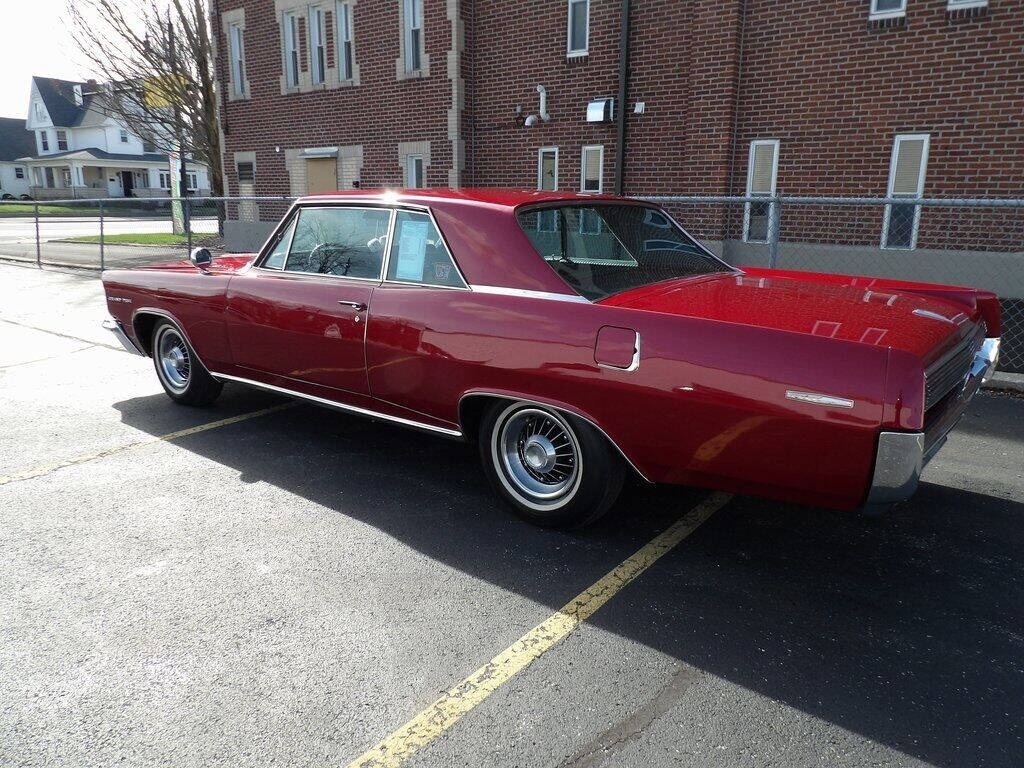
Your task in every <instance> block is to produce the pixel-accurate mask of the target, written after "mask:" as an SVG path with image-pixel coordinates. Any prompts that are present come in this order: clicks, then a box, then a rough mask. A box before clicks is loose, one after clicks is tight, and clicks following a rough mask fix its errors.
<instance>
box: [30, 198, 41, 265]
mask: <svg viewBox="0 0 1024 768" xmlns="http://www.w3.org/2000/svg"><path fill="white" fill-rule="evenodd" d="M32 207H33V208H34V209H35V220H36V267H38V268H39V269H42V268H43V253H42V249H41V248H40V247H39V203H33V205H32Z"/></svg>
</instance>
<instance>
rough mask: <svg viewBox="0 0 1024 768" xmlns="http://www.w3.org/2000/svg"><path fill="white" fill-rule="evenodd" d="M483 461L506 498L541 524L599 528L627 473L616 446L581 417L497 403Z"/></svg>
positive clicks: (487, 424) (483, 437)
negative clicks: (595, 525)
mask: <svg viewBox="0 0 1024 768" xmlns="http://www.w3.org/2000/svg"><path fill="white" fill-rule="evenodd" d="M480 458H481V460H482V461H483V464H484V470H485V471H486V473H487V476H488V479H490V481H491V484H492V485H493V486H494V488H495V490H496V491H497V492H498V494H499V495H500V496H501V497H502V498H503V499H504V500H505V501H506V502H507V503H508V504H509V505H510V506H511V507H512V509H513V510H514V511H515V512H516V513H517V514H518V515H520V516H521V517H524V518H526V519H527V520H529V521H530V522H533V523H536V524H538V525H543V526H550V527H558V528H574V527H579V526H582V525H586V524H587V523H590V522H593V521H594V520H596V519H597V518H599V517H600V516H601V515H603V514H604V513H605V512H607V511H608V508H609V507H611V505H612V504H613V503H614V502H615V499H616V498H618V495H619V491H620V490H621V489H622V480H623V476H624V469H623V466H622V461H621V460H620V458H619V457H618V456H617V455H616V454H615V453H614V450H613V449H612V446H611V445H609V443H608V440H607V439H606V438H605V437H604V435H602V434H601V433H600V432H599V431H598V430H597V429H596V428H594V427H593V426H591V425H590V424H588V423H587V422H585V421H583V420H582V419H579V418H577V417H575V416H570V415H568V414H563V413H560V412H559V411H556V410H554V409H551V408H547V407H544V406H540V405H535V404H533V403H526V402H512V403H510V402H508V401H501V402H497V403H495V404H494V405H492V406H491V407H490V409H488V411H487V413H486V414H485V415H484V418H483V421H482V423H481V425H480Z"/></svg>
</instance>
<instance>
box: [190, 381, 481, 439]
mask: <svg viewBox="0 0 1024 768" xmlns="http://www.w3.org/2000/svg"><path fill="white" fill-rule="evenodd" d="M210 375H211V376H213V378H215V379H223V380H227V381H237V382H238V383H239V384H248V385H249V386H250V387H258V388H259V389H266V390H268V391H270V392H276V393H278V394H280V395H287V396H288V397H297V398H300V399H302V400H309V401H310V402H311V403H316V404H318V405H323V406H326V407H328V408H334V409H336V410H339V411H346V412H349V413H358V414H359V415H360V416H368V417H370V418H373V419H383V420H384V421H392V422H394V423H396V424H402V425H404V426H406V427H413V428H414V429H422V430H425V431H427V432H436V433H438V434H441V435H445V436H446V437H462V432H461V431H459V430H457V429H448V428H447V427H435V426H434V425H433V424H425V423H423V422H422V421H414V420H413V419H403V418H402V417H401V416H392V415H390V414H387V413H381V412H380V411H372V410H370V409H369V408H360V407H359V406H357V405H347V404H346V403H339V402H338V401H336V400H328V399H327V398H325V397H317V396H316V395H307V394H306V393H305V392H296V391H295V390H294V389H285V388H284V387H278V386H275V385H273V384H265V383H263V382H262V381H254V380H252V379H246V378H243V377H241V376H232V375H230V374H227V373H217V372H215V371H210Z"/></svg>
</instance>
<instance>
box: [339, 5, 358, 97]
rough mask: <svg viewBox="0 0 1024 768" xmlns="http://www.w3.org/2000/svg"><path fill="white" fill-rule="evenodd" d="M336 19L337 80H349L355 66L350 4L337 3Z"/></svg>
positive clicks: (352, 75)
mask: <svg viewBox="0 0 1024 768" xmlns="http://www.w3.org/2000/svg"><path fill="white" fill-rule="evenodd" d="M336 18H337V19H338V79H339V80H351V79H352V78H353V77H355V73H354V72H353V71H352V68H353V65H354V64H355V51H354V50H353V47H352V4H351V3H338V6H337V14H336Z"/></svg>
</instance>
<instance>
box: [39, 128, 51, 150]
mask: <svg viewBox="0 0 1024 768" xmlns="http://www.w3.org/2000/svg"><path fill="white" fill-rule="evenodd" d="M39 145H40V146H41V147H42V148H43V152H49V151H50V137H49V135H48V134H47V132H46V131H40V132H39Z"/></svg>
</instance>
